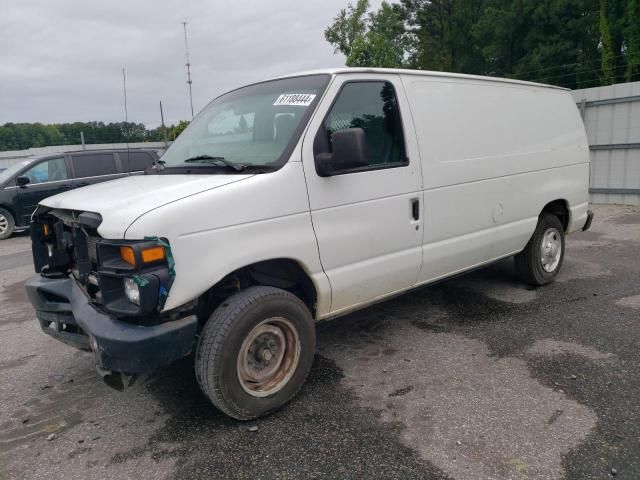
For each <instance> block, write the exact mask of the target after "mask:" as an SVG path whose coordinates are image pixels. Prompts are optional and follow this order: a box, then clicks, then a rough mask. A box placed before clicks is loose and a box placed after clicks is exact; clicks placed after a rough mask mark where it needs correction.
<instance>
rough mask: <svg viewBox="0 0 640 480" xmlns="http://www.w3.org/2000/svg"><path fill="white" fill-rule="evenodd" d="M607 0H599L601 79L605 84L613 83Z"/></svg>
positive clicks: (612, 57) (613, 72)
mask: <svg viewBox="0 0 640 480" xmlns="http://www.w3.org/2000/svg"><path fill="white" fill-rule="evenodd" d="M607 13H608V12H607V0H600V40H601V42H602V43H601V50H602V81H603V82H604V83H605V84H606V85H610V84H612V83H614V78H615V70H614V66H615V65H614V57H615V56H614V53H613V39H612V37H611V31H610V29H609V18H608V15H607Z"/></svg>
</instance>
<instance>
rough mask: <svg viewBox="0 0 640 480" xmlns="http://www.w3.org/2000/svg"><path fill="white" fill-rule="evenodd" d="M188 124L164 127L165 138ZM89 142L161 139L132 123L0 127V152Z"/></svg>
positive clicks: (160, 135) (158, 134)
mask: <svg viewBox="0 0 640 480" xmlns="http://www.w3.org/2000/svg"><path fill="white" fill-rule="evenodd" d="M188 124H189V122H187V121H185V120H182V121H180V122H179V123H178V124H176V125H170V126H168V127H167V138H168V139H169V140H175V138H176V137H177V136H178V135H179V134H180V133H181V132H182V131H183V130H184V129H185V128H186V127H187V125H188ZM81 132H82V135H84V142H85V143H87V144H89V143H126V142H132V143H133V142H160V141H162V140H164V132H163V130H162V127H157V128H152V129H149V128H147V127H146V126H145V125H144V124H142V123H134V122H113V123H104V122H74V123H55V124H43V123H5V124H4V125H0V151H6V150H24V149H27V148H32V147H47V146H50V145H78V144H80V143H81Z"/></svg>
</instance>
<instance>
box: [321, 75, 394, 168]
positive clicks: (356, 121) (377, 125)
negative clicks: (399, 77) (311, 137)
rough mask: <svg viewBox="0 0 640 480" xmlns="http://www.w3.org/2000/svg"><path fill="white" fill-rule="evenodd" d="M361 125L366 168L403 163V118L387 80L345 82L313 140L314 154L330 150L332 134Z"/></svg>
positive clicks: (392, 89)
mask: <svg viewBox="0 0 640 480" xmlns="http://www.w3.org/2000/svg"><path fill="white" fill-rule="evenodd" d="M348 128H361V129H362V130H364V133H365V139H366V152H367V161H368V164H369V167H371V168H376V167H388V166H396V165H397V166H400V165H406V163H407V160H406V155H405V149H404V136H403V132H402V121H401V118H400V111H399V108H398V100H397V97H396V92H395V89H394V88H393V85H392V84H391V83H389V82H350V83H347V84H345V85H344V87H343V88H342V90H341V91H340V93H339V94H338V98H337V99H336V101H335V103H334V104H333V106H332V107H331V110H330V111H329V113H328V115H327V117H326V118H325V121H324V123H323V125H322V127H321V129H320V131H319V132H318V135H317V137H316V139H315V141H314V154H316V155H317V154H319V153H331V152H332V143H331V137H332V135H333V134H334V133H335V132H337V131H340V130H345V129H348Z"/></svg>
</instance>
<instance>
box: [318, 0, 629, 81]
mask: <svg viewBox="0 0 640 480" xmlns="http://www.w3.org/2000/svg"><path fill="white" fill-rule="evenodd" d="M398 1H399V3H392V4H389V3H383V4H382V6H381V7H380V8H379V9H378V10H377V11H373V12H368V8H369V4H368V2H367V1H365V0H359V1H358V2H357V3H356V4H355V6H353V5H351V4H349V5H348V7H347V8H346V9H343V10H341V11H340V14H339V15H338V16H337V17H336V18H335V19H334V22H333V24H332V25H331V26H330V27H329V28H327V30H326V31H325V37H326V39H327V41H329V43H331V44H332V45H333V46H334V48H335V49H336V51H337V52H341V53H343V54H344V55H345V57H346V64H347V65H349V66H384V67H388V66H401V65H402V66H408V67H410V68H417V69H429V70H444V71H451V72H462V73H471V74H481V75H496V76H504V77H514V78H519V79H523V80H534V81H540V82H545V83H553V84H557V85H561V86H565V87H568V88H585V87H591V86H597V85H601V84H608V83H612V82H616V81H617V82H620V81H625V80H627V81H629V80H632V79H637V78H638V77H639V76H640V20H639V19H640V7H639V3H640V0H545V1H540V0H398Z"/></svg>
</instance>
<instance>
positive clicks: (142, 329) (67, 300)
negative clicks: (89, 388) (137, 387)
mask: <svg viewBox="0 0 640 480" xmlns="http://www.w3.org/2000/svg"><path fill="white" fill-rule="evenodd" d="M25 287H26V290H27V294H28V296H29V299H30V301H31V303H32V304H33V306H34V307H35V309H36V315H37V318H38V321H39V323H40V326H41V327H42V330H43V331H44V332H45V333H47V334H48V335H51V336H52V337H54V338H55V339H57V340H60V341H61V342H64V343H66V344H68V345H71V346H73V347H76V348H80V349H83V350H89V351H92V352H93V355H94V358H95V362H96V366H97V368H98V372H100V373H101V374H102V375H103V376H105V374H106V375H111V374H113V373H116V372H117V373H122V374H126V375H135V374H139V373H144V372H149V371H152V370H155V369H157V368H159V367H162V366H165V365H168V364H170V363H172V362H173V361H175V360H177V359H179V358H182V357H184V356H186V355H188V354H189V353H190V352H191V350H192V348H193V345H194V340H195V338H196V337H195V336H196V332H197V328H198V321H197V319H196V316H195V315H189V316H185V317H183V318H179V319H175V320H170V321H166V322H164V323H158V324H155V325H138V324H132V323H127V322H125V321H122V320H118V319H117V318H115V317H113V316H111V315H108V314H106V313H103V312H102V311H100V310H98V309H97V308H96V307H94V306H93V305H92V304H91V302H90V300H89V298H88V297H87V295H86V294H85V293H84V291H83V290H82V289H81V288H80V287H79V286H78V285H77V283H76V281H75V280H74V279H72V278H70V277H59V278H46V277H42V276H34V277H32V278H31V279H29V280H28V281H27V283H26V284H25ZM112 386H113V385H112Z"/></svg>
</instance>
